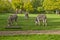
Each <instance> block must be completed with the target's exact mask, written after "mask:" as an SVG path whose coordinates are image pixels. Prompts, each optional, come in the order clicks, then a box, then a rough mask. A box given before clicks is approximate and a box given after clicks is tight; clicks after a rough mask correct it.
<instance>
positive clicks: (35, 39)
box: [0, 34, 60, 40]
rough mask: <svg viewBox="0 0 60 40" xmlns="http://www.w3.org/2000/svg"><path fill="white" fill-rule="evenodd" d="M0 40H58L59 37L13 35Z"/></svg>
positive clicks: (0, 37) (1, 37) (2, 37)
mask: <svg viewBox="0 0 60 40" xmlns="http://www.w3.org/2000/svg"><path fill="white" fill-rule="evenodd" d="M0 40H60V35H53V34H51V35H47V34H42V35H37V34H34V35H15V36H0Z"/></svg>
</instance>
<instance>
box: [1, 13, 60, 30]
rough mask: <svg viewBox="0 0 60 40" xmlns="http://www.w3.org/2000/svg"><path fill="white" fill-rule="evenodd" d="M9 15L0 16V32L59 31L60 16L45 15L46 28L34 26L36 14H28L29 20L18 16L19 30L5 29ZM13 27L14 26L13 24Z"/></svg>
mask: <svg viewBox="0 0 60 40" xmlns="http://www.w3.org/2000/svg"><path fill="white" fill-rule="evenodd" d="M9 15H10V13H7V14H0V30H60V16H58V15H56V14H46V15H47V22H48V25H47V26H43V25H41V26H40V25H39V26H37V25H35V23H34V21H35V17H36V16H37V15H38V14H30V15H29V19H28V20H26V19H25V18H24V14H18V16H19V17H18V25H17V26H19V27H20V28H19V29H13V28H12V29H6V27H7V18H8V16H9ZM14 26H16V25H15V24H14Z"/></svg>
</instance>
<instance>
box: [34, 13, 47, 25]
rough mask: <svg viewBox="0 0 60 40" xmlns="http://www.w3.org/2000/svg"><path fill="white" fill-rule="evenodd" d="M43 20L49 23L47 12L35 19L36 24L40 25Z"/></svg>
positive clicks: (44, 22) (45, 23)
mask: <svg viewBox="0 0 60 40" xmlns="http://www.w3.org/2000/svg"><path fill="white" fill-rule="evenodd" d="M41 21H42V22H43V25H44V26H45V25H47V17H46V15H45V14H39V15H38V16H37V17H36V19H35V24H36V25H40V23H41Z"/></svg>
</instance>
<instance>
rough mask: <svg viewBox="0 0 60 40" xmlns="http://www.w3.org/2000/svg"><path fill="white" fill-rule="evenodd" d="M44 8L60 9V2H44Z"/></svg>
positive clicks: (57, 0)
mask: <svg viewBox="0 0 60 40" xmlns="http://www.w3.org/2000/svg"><path fill="white" fill-rule="evenodd" d="M43 7H44V9H45V10H55V9H60V0H44V2H43Z"/></svg>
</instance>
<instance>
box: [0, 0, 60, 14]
mask: <svg viewBox="0 0 60 40" xmlns="http://www.w3.org/2000/svg"><path fill="white" fill-rule="evenodd" d="M15 9H18V10H20V11H29V12H31V13H37V12H38V13H40V12H46V13H56V14H58V13H60V0H0V12H14V11H15Z"/></svg>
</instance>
